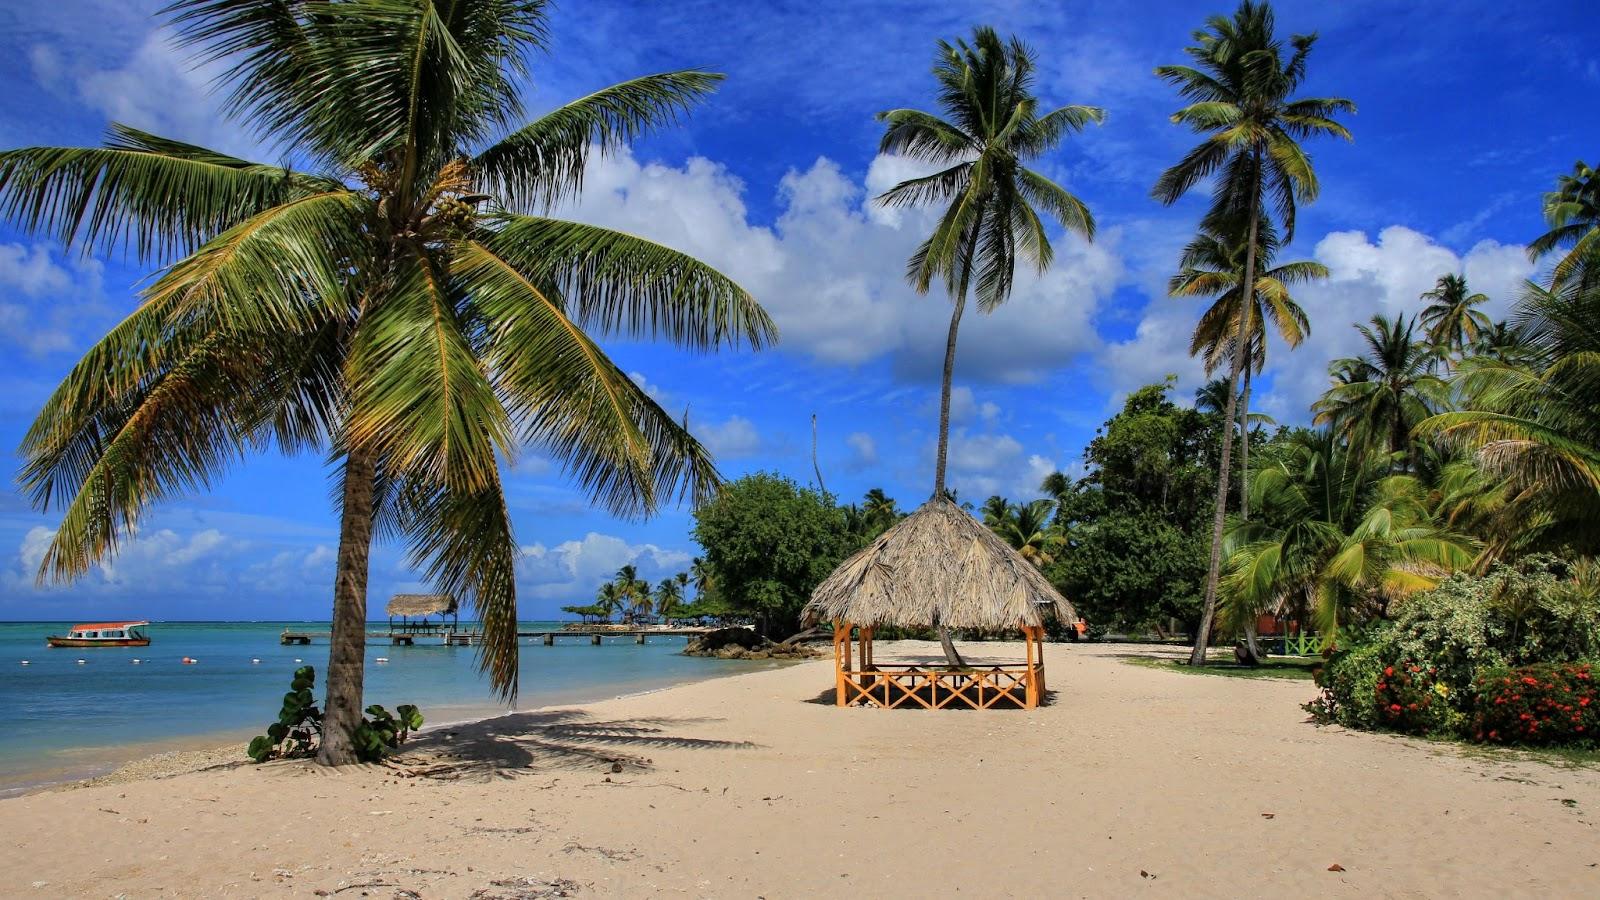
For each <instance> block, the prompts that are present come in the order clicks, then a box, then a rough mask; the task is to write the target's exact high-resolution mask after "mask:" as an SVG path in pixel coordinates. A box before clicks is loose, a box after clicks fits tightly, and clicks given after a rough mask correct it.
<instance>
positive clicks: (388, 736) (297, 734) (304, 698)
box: [245, 666, 422, 763]
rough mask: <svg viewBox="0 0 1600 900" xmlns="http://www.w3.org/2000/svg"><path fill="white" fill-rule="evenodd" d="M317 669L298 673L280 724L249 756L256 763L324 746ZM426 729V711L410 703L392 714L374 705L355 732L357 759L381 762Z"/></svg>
mask: <svg viewBox="0 0 1600 900" xmlns="http://www.w3.org/2000/svg"><path fill="white" fill-rule="evenodd" d="M316 684H317V670H316V669H315V668H313V667H312V666H301V667H300V668H298V669H295V670H294V680H293V681H291V682H289V692H288V693H286V694H284V695H283V706H282V707H281V708H280V709H279V710H278V721H276V722H273V723H272V724H271V725H268V726H267V733H266V734H260V735H256V737H255V738H254V739H253V740H251V741H250V746H249V747H248V748H247V749H246V751H245V752H246V753H247V754H249V756H250V758H251V759H253V760H255V761H256V762H258V763H259V762H266V761H267V760H269V759H293V758H297V757H307V756H314V755H315V754H316V752H317V748H318V746H319V745H320V744H321V743H322V711H321V710H320V709H318V708H317V698H316V695H315V694H314V693H313V689H314V688H315V687H316ZM421 727H422V712H421V711H420V710H418V709H417V708H416V707H415V706H412V705H411V704H409V703H403V704H401V705H399V706H397V707H395V711H394V712H393V713H390V712H389V711H388V710H387V709H385V708H383V707H382V706H379V705H378V704H376V703H374V704H373V705H371V706H369V707H367V708H366V716H365V717H363V718H362V720H361V724H359V725H357V726H356V729H355V734H354V738H355V750H356V757H357V758H358V759H359V760H360V761H361V762H377V761H378V760H380V759H383V758H384V757H385V756H387V755H389V753H390V752H392V751H394V750H396V749H398V748H399V746H400V745H401V744H403V743H405V741H406V738H407V737H410V735H411V732H413V731H416V730H417V729H418V728H421Z"/></svg>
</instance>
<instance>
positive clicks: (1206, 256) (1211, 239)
mask: <svg viewBox="0 0 1600 900" xmlns="http://www.w3.org/2000/svg"><path fill="white" fill-rule="evenodd" d="M1257 218H1258V220H1259V226H1258V228H1257V229H1256V247H1255V265H1256V271H1257V274H1256V278H1255V289H1254V290H1253V291H1251V292H1250V298H1249V300H1248V301H1245V300H1244V296H1245V292H1244V291H1243V290H1242V289H1241V287H1240V286H1241V285H1243V284H1244V268H1245V257H1246V256H1247V255H1248V248H1247V247H1246V246H1245V241H1246V240H1247V237H1248V236H1247V234H1246V231H1247V229H1248V225H1247V220H1244V219H1233V220H1230V221H1228V222H1226V223H1209V224H1208V225H1206V226H1203V227H1202V229H1201V232H1200V234H1199V235H1198V236H1197V237H1196V238H1195V239H1194V240H1193V241H1190V242H1189V246H1187V247H1185V248H1184V251H1183V257H1182V258H1181V259H1180V261H1179V263H1178V266H1179V268H1178V274H1176V275H1174V276H1172V279H1171V280H1170V281H1169V282H1168V284H1167V292H1168V293H1169V294H1171V295H1172V296H1174V297H1215V298H1216V299H1214V300H1213V301H1212V303H1211V306H1210V307H1209V308H1207V309H1206V311H1205V312H1204V313H1203V314H1202V315H1201V316H1200V322H1199V323H1198V324H1197V325H1196V326H1195V329H1194V337H1193V338H1192V339H1191V340H1190V342H1189V355H1190V356H1199V357H1201V358H1202V359H1203V360H1204V361H1205V367H1206V374H1207V375H1210V374H1211V373H1212V372H1214V371H1216V369H1217V368H1218V367H1220V366H1221V365H1222V364H1223V362H1224V361H1228V360H1231V359H1232V358H1233V356H1234V355H1235V353H1234V348H1233V345H1234V342H1235V341H1236V340H1237V339H1238V337H1239V333H1240V331H1239V323H1240V322H1241V321H1243V323H1244V327H1243V333H1244V334H1245V336H1246V337H1245V340H1246V341H1247V342H1248V349H1247V351H1246V352H1245V354H1244V356H1245V364H1244V372H1243V374H1244V385H1243V387H1242V389H1241V390H1240V392H1239V402H1238V404H1237V405H1238V406H1239V407H1240V410H1239V416H1238V420H1237V422H1238V427H1239V509H1240V514H1241V515H1243V516H1244V517H1245V518H1247V519H1248V518H1250V498H1249V494H1248V491H1249V487H1250V421H1251V420H1250V377H1251V374H1252V373H1257V374H1259V373H1260V372H1261V370H1262V369H1263V368H1265V367H1266V364H1267V324H1268V323H1271V325H1272V327H1273V330H1275V331H1276V332H1277V333H1278V337H1279V338H1280V339H1282V340H1283V342H1284V343H1285V344H1287V345H1288V346H1289V349H1291V350H1292V349H1294V348H1295V347H1298V346H1300V342H1301V341H1303V340H1305V338H1306V335H1308V334H1310V333H1311V322H1310V321H1309V320H1308V319H1307V318H1306V312H1305V310H1304V309H1301V308H1300V304H1299V303H1296V302H1295V299H1294V297H1292V296H1290V294H1289V285H1291V284H1299V283H1303V282H1307V281H1312V280H1315V279H1321V278H1327V277H1328V267H1327V266H1324V265H1323V264H1322V263H1319V262H1314V261H1311V260H1299V261H1296V262H1290V263H1284V264H1283V265H1280V266H1273V265H1272V258H1273V257H1274V256H1275V255H1277V252H1278V249H1279V242H1278V236H1277V233H1276V229H1274V228H1273V227H1272V223H1271V221H1269V220H1266V219H1265V218H1263V217H1260V216H1258V217H1257ZM1241 303H1244V305H1245V308H1244V309H1242V310H1241V309H1240V304H1241ZM1225 409H1226V405H1224V410H1225ZM1224 410H1218V411H1219V412H1222V411H1224Z"/></svg>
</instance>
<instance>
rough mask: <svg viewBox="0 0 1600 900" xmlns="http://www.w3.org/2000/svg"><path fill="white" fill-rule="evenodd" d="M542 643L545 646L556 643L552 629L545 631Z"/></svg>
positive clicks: (551, 645) (552, 645)
mask: <svg viewBox="0 0 1600 900" xmlns="http://www.w3.org/2000/svg"><path fill="white" fill-rule="evenodd" d="M544 645H545V646H546V647H554V646H555V645H556V633H555V632H554V631H547V632H545V635H544Z"/></svg>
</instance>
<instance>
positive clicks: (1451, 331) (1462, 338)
mask: <svg viewBox="0 0 1600 900" xmlns="http://www.w3.org/2000/svg"><path fill="white" fill-rule="evenodd" d="M1422 299H1423V300H1427V301H1429V302H1428V308H1427V309H1424V310H1423V311H1422V327H1424V328H1426V329H1427V334H1428V340H1430V341H1432V342H1433V345H1434V346H1435V347H1437V348H1439V350H1440V351H1441V352H1440V354H1439V358H1440V359H1444V360H1447V359H1448V356H1447V355H1446V354H1448V353H1455V354H1457V355H1458V356H1459V355H1462V354H1465V353H1466V351H1467V347H1468V346H1469V345H1476V344H1477V343H1478V340H1479V338H1481V337H1482V336H1483V334H1484V332H1486V331H1488V330H1489V329H1490V328H1491V327H1493V326H1492V325H1491V324H1490V322H1489V317H1488V316H1487V315H1485V314H1484V312H1483V310H1481V309H1473V307H1475V306H1480V305H1482V304H1484V303H1488V302H1489V298H1488V296H1487V295H1484V294H1474V293H1473V292H1472V290H1471V289H1470V288H1468V287H1467V278H1466V276H1465V275H1440V276H1439V281H1438V283H1437V284H1435V285H1434V286H1433V288H1432V290H1427V291H1423V292H1422Z"/></svg>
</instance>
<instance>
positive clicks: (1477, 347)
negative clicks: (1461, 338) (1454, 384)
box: [1471, 320, 1530, 362]
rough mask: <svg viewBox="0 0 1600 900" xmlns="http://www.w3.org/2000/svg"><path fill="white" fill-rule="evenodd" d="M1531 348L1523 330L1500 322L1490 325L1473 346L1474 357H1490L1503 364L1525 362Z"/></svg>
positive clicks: (1508, 323)
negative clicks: (1517, 361) (1514, 361)
mask: <svg viewBox="0 0 1600 900" xmlns="http://www.w3.org/2000/svg"><path fill="white" fill-rule="evenodd" d="M1529 350H1530V348H1529V347H1528V342H1527V338H1526V336H1524V335H1523V333H1522V329H1521V328H1518V327H1517V326H1515V325H1512V324H1511V323H1510V322H1506V321H1503V320H1502V321H1499V322H1492V323H1490V325H1489V327H1488V328H1485V329H1483V331H1482V332H1481V333H1480V334H1479V335H1478V340H1477V342H1476V343H1474V344H1473V345H1472V352H1471V355H1472V356H1488V357H1492V358H1494V359H1497V360H1500V361H1501V362H1509V361H1512V360H1523V359H1526V358H1527V357H1528V353H1529Z"/></svg>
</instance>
